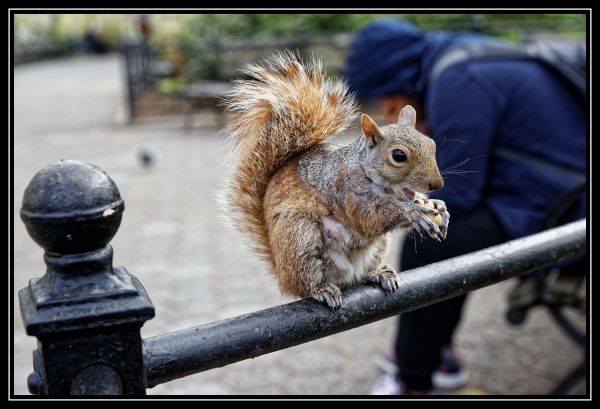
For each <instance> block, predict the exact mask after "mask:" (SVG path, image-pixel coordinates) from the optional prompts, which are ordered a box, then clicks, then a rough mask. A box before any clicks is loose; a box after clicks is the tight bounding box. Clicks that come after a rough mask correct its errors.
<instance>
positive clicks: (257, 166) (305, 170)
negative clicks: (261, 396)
mask: <svg viewBox="0 0 600 409" xmlns="http://www.w3.org/2000/svg"><path fill="white" fill-rule="evenodd" d="M242 72H243V73H244V74H246V75H247V76H248V77H249V79H242V80H236V84H235V86H234V88H233V90H232V91H231V92H230V93H229V94H228V95H227V97H226V98H225V101H224V104H225V107H226V109H227V110H228V111H230V112H231V113H232V118H231V121H230V122H229V123H228V125H227V126H226V127H225V132H226V133H228V134H229V137H230V139H231V140H232V142H233V150H232V157H233V158H234V160H235V164H234V166H233V172H232V175H231V178H230V179H229V182H228V183H229V187H228V189H227V191H226V195H225V200H226V202H227V203H229V204H230V211H231V212H230V217H231V220H232V221H233V224H234V226H236V227H237V228H238V229H239V230H240V231H241V232H242V233H244V234H246V235H247V236H248V237H249V238H250V240H251V242H252V244H253V248H254V250H255V251H256V252H258V253H259V254H260V255H262V256H263V258H264V259H265V260H266V261H267V264H269V265H270V267H271V271H272V273H273V274H274V276H275V277H276V279H277V282H278V284H279V287H280V289H281V292H282V293H283V294H285V295H292V296H295V297H298V298H307V297H313V298H315V299H316V300H318V301H320V302H323V303H326V304H327V305H328V306H329V307H330V308H332V309H334V310H335V309H338V308H340V307H341V304H342V294H341V291H340V288H343V287H347V286H351V285H354V284H357V283H364V282H375V283H378V284H379V285H380V286H381V287H383V289H384V291H386V293H392V292H395V291H396V290H397V288H398V286H399V280H398V275H397V273H396V272H395V271H394V269H393V268H392V267H390V266H389V265H387V264H386V263H385V262H384V255H385V252H386V248H387V246H388V242H389V240H390V232H391V231H392V230H394V229H396V228H403V229H407V230H409V229H412V228H414V229H415V230H416V231H417V232H418V233H419V234H421V235H423V234H427V235H429V236H431V237H433V238H435V239H437V240H439V241H441V240H442V239H444V238H445V236H446V232H447V228H448V222H449V218H450V214H449V213H448V211H447V209H446V206H445V203H444V202H443V201H441V200H433V199H432V200H429V199H427V196H426V193H427V192H431V191H433V190H436V189H440V188H442V187H443V185H444V181H443V179H442V176H441V174H440V172H439V169H438V166H437V162H436V159H435V153H436V145H435V142H434V141H433V139H431V138H429V137H428V136H425V135H424V134H422V133H420V132H418V131H417V130H416V129H415V123H416V112H415V110H414V108H413V107H412V106H410V105H407V106H405V107H404V108H403V109H402V111H401V112H400V115H399V117H398V122H397V123H396V124H392V125H386V126H382V127H379V126H377V124H376V123H375V121H373V119H371V118H370V117H369V116H368V115H365V114H363V115H362V116H361V126H362V130H363V133H364V135H363V136H361V137H360V138H359V140H357V141H355V142H353V143H351V144H349V145H346V146H337V145H334V144H332V143H330V142H329V143H328V142H326V141H327V139H329V138H331V137H333V136H335V135H336V134H339V133H340V132H342V131H343V130H345V129H346V128H348V126H349V125H350V124H351V123H352V121H353V120H355V118H357V116H358V108H357V107H358V104H357V102H356V100H355V98H354V96H353V95H350V94H349V93H348V88H347V85H346V84H345V82H343V81H341V80H332V79H327V78H325V76H324V74H323V69H322V63H321V61H319V60H317V59H312V60H311V61H309V62H304V61H302V60H301V59H300V58H299V57H298V56H297V55H295V54H293V53H291V52H285V53H279V54H276V55H275V56H273V57H271V58H269V59H267V60H265V61H264V62H263V64H260V63H258V64H248V65H246V66H245V67H244V68H243V69H242Z"/></svg>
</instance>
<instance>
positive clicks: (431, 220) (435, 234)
mask: <svg viewBox="0 0 600 409" xmlns="http://www.w3.org/2000/svg"><path fill="white" fill-rule="evenodd" d="M438 216H439V215H433V216H432V215H430V214H420V215H419V216H418V219H417V221H416V222H415V223H414V224H413V226H414V228H415V230H416V231H417V233H419V234H420V235H421V236H423V235H428V236H429V237H431V238H434V239H436V240H437V241H442V240H443V239H444V238H445V237H446V234H445V232H442V230H441V229H440V227H438V225H437V222H440V223H441V222H443V220H442V219H441V218H438Z"/></svg>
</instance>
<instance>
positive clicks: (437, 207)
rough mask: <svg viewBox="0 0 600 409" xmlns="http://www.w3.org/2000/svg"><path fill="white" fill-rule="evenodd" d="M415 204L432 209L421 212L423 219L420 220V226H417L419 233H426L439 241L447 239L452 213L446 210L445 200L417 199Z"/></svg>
mask: <svg viewBox="0 0 600 409" xmlns="http://www.w3.org/2000/svg"><path fill="white" fill-rule="evenodd" d="M413 203H416V204H418V205H419V206H421V207H425V208H428V209H431V211H428V210H427V209H424V211H422V212H421V215H422V216H423V217H422V218H420V219H419V221H418V226H415V227H416V228H417V231H419V233H422V232H425V233H427V234H428V235H429V236H431V237H433V238H435V239H438V240H439V241H441V240H443V239H445V238H446V234H447V233H448V223H449V221H450V213H448V210H447V209H446V203H444V201H443V200H437V199H420V198H419V199H415V200H414V201H413Z"/></svg>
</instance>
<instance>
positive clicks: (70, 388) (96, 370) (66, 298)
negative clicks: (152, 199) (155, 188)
mask: <svg viewBox="0 0 600 409" xmlns="http://www.w3.org/2000/svg"><path fill="white" fill-rule="evenodd" d="M124 208H125V206H124V202H123V199H122V198H121V196H120V193H119V190H118V189H117V186H116V185H115V183H114V182H113V181H112V180H111V179H110V178H109V177H108V176H107V175H106V173H104V172H103V171H102V170H101V169H100V168H98V167H96V166H93V165H90V164H87V163H84V162H80V161H67V160H65V161H63V160H61V161H59V162H57V163H55V164H52V165H49V166H47V167H45V168H44V169H42V170H41V171H39V172H38V173H37V174H36V175H35V176H34V177H33V179H32V180H31V182H30V183H29V185H28V186H27V188H26V190H25V194H24V197H23V206H22V209H21V218H22V219H23V221H24V223H25V226H26V228H27V231H28V232H29V234H30V236H31V237H32V238H33V240H35V242H36V243H37V244H39V245H40V246H41V247H42V248H43V249H44V250H45V254H44V260H45V262H46V266H47V269H46V274H45V275H44V276H43V277H41V278H39V279H33V280H31V281H30V283H29V286H28V287H27V288H24V289H22V290H21V291H20V292H19V300H20V304H21V315H22V317H23V321H24V323H25V328H26V330H27V334H29V335H33V336H35V337H37V339H38V348H37V350H36V351H34V372H33V373H32V374H31V375H30V376H29V379H28V386H29V390H30V392H31V393H33V394H39V395H143V394H145V393H146V378H145V375H144V362H143V357H142V339H141V336H140V328H141V326H142V325H143V324H144V322H145V321H147V320H148V319H150V318H152V317H153V316H154V307H153V306H152V303H151V302H150V299H149V298H148V295H147V294H146V292H145V290H144V288H143V287H142V285H141V284H140V283H139V281H138V280H137V279H136V278H135V277H133V276H131V275H130V274H129V273H128V272H127V271H126V270H125V268H123V267H113V266H112V254H113V252H112V247H111V246H110V245H109V244H108V243H109V242H110V240H111V239H112V238H113V236H114V235H115V233H116V232H117V230H118V228H119V225H120V223H121V217H122V214H123V210H124Z"/></svg>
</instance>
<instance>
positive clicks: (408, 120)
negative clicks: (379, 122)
mask: <svg viewBox="0 0 600 409" xmlns="http://www.w3.org/2000/svg"><path fill="white" fill-rule="evenodd" d="M416 124H417V111H415V109H414V108H413V107H412V106H411V105H405V106H404V108H402V111H400V115H398V125H408V126H411V127H413V128H414V127H415V125H416Z"/></svg>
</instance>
